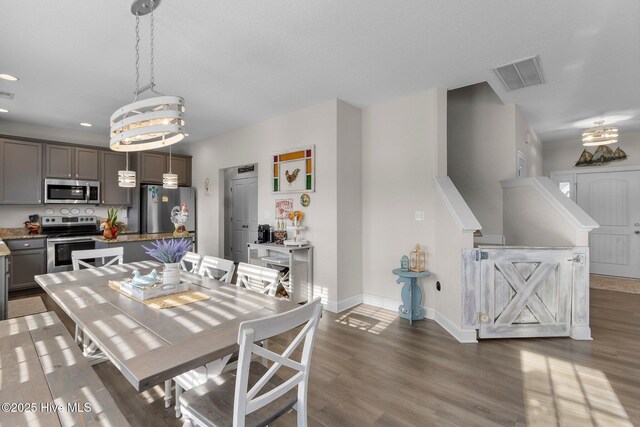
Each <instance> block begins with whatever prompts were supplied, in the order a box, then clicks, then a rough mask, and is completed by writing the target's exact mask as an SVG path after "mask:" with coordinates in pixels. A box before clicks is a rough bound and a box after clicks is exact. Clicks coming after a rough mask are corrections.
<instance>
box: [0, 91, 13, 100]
mask: <svg viewBox="0 0 640 427" xmlns="http://www.w3.org/2000/svg"><path fill="white" fill-rule="evenodd" d="M0 98H5V99H13V94H12V93H11V92H3V91H1V90H0Z"/></svg>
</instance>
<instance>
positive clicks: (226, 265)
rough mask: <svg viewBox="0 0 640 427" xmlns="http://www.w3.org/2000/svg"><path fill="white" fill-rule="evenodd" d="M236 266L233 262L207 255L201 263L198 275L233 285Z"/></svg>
mask: <svg viewBox="0 0 640 427" xmlns="http://www.w3.org/2000/svg"><path fill="white" fill-rule="evenodd" d="M234 270H235V264H234V263H233V261H229V260H226V259H222V258H218V257H214V256H209V255H205V256H204V257H202V261H200V269H199V271H198V274H199V275H201V276H203V277H209V278H210V279H217V280H220V281H222V282H225V283H231V279H232V278H233V271H234Z"/></svg>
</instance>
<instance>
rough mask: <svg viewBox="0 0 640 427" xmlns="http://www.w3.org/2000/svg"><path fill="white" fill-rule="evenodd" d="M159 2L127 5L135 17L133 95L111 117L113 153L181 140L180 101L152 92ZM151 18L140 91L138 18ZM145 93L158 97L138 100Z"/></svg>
mask: <svg viewBox="0 0 640 427" xmlns="http://www.w3.org/2000/svg"><path fill="white" fill-rule="evenodd" d="M159 3H160V0H136V1H134V2H133V4H132V5H131V13H132V14H133V15H134V16H135V17H136V91H135V97H134V99H133V102H132V103H131V104H128V105H125V106H124V107H121V108H118V110H116V112H115V113H113V115H112V116H111V141H110V146H111V149H112V150H114V151H123V152H129V151H144V150H151V149H154V148H162V147H164V146H168V145H171V144H175V143H176V142H180V141H182V140H183V139H184V137H185V127H184V99H183V98H182V97H179V96H165V95H162V94H161V93H159V92H156V91H155V89H154V88H155V85H156V84H155V79H154V74H153V68H154V63H153V10H154V9H155V8H156V7H158V5H159ZM149 13H150V14H151V42H150V47H151V48H150V51H151V79H150V81H149V84H148V85H147V86H145V87H144V88H142V89H140V67H139V65H140V54H139V45H140V31H139V26H140V16H143V15H146V14H149ZM147 90H149V91H151V92H153V94H155V95H158V96H154V97H153V98H147V99H142V100H138V96H139V95H140V94H141V93H143V92H146V91H147Z"/></svg>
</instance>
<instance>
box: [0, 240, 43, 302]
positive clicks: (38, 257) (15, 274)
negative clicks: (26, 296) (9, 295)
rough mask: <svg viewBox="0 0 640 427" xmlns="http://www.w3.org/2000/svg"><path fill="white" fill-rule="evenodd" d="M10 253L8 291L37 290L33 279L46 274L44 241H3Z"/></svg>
mask: <svg viewBox="0 0 640 427" xmlns="http://www.w3.org/2000/svg"><path fill="white" fill-rule="evenodd" d="M5 243H6V244H7V246H8V247H9V250H10V251H11V263H10V278H9V291H16V290H20V289H28V288H37V287H38V284H37V283H36V281H35V280H34V279H33V277H34V276H37V275H39V274H46V272H47V254H46V248H45V239H18V240H8V241H5Z"/></svg>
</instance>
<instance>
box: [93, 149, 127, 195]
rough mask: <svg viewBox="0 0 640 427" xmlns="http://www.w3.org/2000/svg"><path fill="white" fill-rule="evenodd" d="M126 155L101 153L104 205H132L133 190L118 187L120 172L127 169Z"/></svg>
mask: <svg viewBox="0 0 640 427" xmlns="http://www.w3.org/2000/svg"><path fill="white" fill-rule="evenodd" d="M126 161H127V159H126V154H125V153H117V152H115V151H100V171H101V173H100V181H101V184H102V185H101V196H102V204H104V205H130V204H131V190H130V189H129V188H122V187H119V186H118V171H119V170H124V169H125V167H126Z"/></svg>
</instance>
